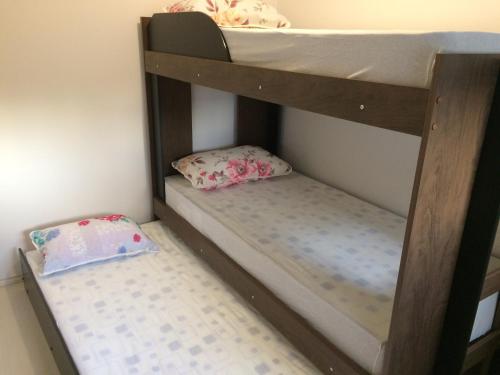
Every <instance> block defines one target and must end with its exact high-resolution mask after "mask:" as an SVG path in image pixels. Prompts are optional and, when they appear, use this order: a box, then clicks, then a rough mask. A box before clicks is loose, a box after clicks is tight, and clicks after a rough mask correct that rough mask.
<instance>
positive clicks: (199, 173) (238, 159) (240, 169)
mask: <svg viewBox="0 0 500 375" xmlns="http://www.w3.org/2000/svg"><path fill="white" fill-rule="evenodd" d="M172 166H173V167H174V168H175V169H177V170H178V171H179V172H180V173H182V175H183V176H184V177H185V178H186V179H188V180H189V181H190V182H191V184H192V185H193V187H194V188H196V189H205V190H213V189H219V188H223V187H227V186H230V185H234V184H241V183H245V182H247V181H257V180H263V179H266V178H270V177H276V176H284V175H287V174H290V173H291V172H292V167H291V166H290V164H288V163H287V162H286V161H283V160H281V159H280V158H278V157H277V156H275V155H273V154H271V153H270V152H268V151H266V150H264V149H262V148H260V147H257V146H239V147H233V148H227V149H218V150H212V151H205V152H198V153H195V154H192V155H189V156H186V157H184V158H182V159H179V160H177V161H174V162H173V163H172Z"/></svg>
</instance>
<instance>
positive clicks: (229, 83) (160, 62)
mask: <svg viewBox="0 0 500 375" xmlns="http://www.w3.org/2000/svg"><path fill="white" fill-rule="evenodd" d="M144 61H145V63H144V65H145V70H146V72H147V73H151V74H155V75H158V76H162V77H168V78H172V79H176V80H179V81H184V82H190V83H193V84H197V85H202V86H207V87H211V88H214V89H218V90H223V91H228V92H232V93H235V94H238V95H241V96H246V97H249V98H253V99H258V100H261V101H265V102H271V103H275V104H280V105H284V106H290V107H295V108H299V109H303V110H306V111H311V112H316V113H321V114H324V115H328V116H334V117H338V118H342V119H345V120H350V121H355V122H360V123H363V124H367V125H372V126H376V127H379V128H384V129H389V130H394V131H398V132H402V133H408V134H413V135H421V134H422V129H423V124H424V119H425V109H426V105H427V97H428V93H429V90H426V89H421V88H415V87H406V86H396V85H388V84H382V83H373V82H365V81H356V80H351V79H342V78H334V77H325V76H318V75H313V74H302V73H294V72H287V71H281V70H274V69H265V68H259V67H254V66H246V65H240V64H235V63H230V62H223V61H216V60H209V59H201V58H196V57H187V56H180V55H173V54H168V53H161V52H154V51H144Z"/></svg>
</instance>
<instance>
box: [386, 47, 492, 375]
mask: <svg viewBox="0 0 500 375" xmlns="http://www.w3.org/2000/svg"><path fill="white" fill-rule="evenodd" d="M498 70H499V59H498V57H495V56H487V55H438V56H437V60H436V66H435V68H434V76H433V77H434V78H433V82H432V87H431V92H430V95H429V100H428V107H427V114H426V119H425V125H424V132H423V137H422V144H421V147H420V155H419V160H418V165H417V172H416V176H415V183H414V187H413V195H412V201H411V206H410V213H409V216H408V224H407V230H406V236H405V241H404V248H403V255H402V258H401V267H400V271H399V277H398V284H397V289H396V296H395V301H394V307H393V312H392V320H391V328H390V332H389V340H388V343H387V349H386V354H385V358H384V374H385V375H401V374H405V375H423V374H431V373H433V371H434V366H435V364H436V358H437V352H438V347H439V344H440V340H441V334H442V330H443V324H444V320H445V315H446V309H447V305H448V300H449V295H450V289H451V287H452V282H453V277H454V273H455V265H456V262H457V258H458V255H459V250H460V245H461V239H462V232H463V229H464V225H465V220H466V215H467V212H468V208H469V202H470V197H471V191H472V187H473V183H474V179H475V173H476V168H477V163H478V159H479V155H480V153H481V147H482V144H483V138H484V133H485V130H486V126H487V123H488V118H489V110H490V105H491V102H492V97H493V93H494V90H495V84H496V79H497V76H498ZM495 172H496V171H495ZM483 255H484V254H483ZM472 281H473V280H472ZM481 282H482V281H481ZM458 360H460V359H458Z"/></svg>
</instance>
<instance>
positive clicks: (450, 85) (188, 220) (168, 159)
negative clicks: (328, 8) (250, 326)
mask: <svg viewBox="0 0 500 375" xmlns="http://www.w3.org/2000/svg"><path fill="white" fill-rule="evenodd" d="M141 25H142V37H143V39H142V42H143V46H142V47H143V51H144V71H145V81H146V96H147V105H148V118H149V136H150V145H151V147H150V150H151V175H152V186H153V206H154V213H155V215H156V216H157V217H158V218H160V219H161V221H162V222H163V223H164V224H165V225H166V226H168V228H170V229H171V230H172V231H173V232H174V233H176V234H177V235H178V236H179V237H180V238H181V239H182V240H183V241H184V242H185V243H186V244H187V245H188V246H189V248H190V249H191V250H192V251H193V252H194V254H196V255H197V256H199V257H201V258H202V259H203V260H204V261H206V263H207V264H208V265H209V266H210V267H211V268H212V269H213V270H215V271H216V272H217V273H218V274H219V276H220V278H222V279H223V280H224V281H226V282H227V284H228V285H230V286H231V287H232V288H233V289H234V290H236V291H237V292H239V293H240V295H241V296H242V297H243V298H244V299H245V300H246V301H247V302H248V303H249V304H250V305H251V306H253V307H254V308H255V309H256V310H258V311H259V312H260V313H261V314H262V315H263V316H264V317H265V318H267V319H268V321H269V322H271V323H272V324H273V325H274V327H276V328H277V329H278V330H279V331H281V333H282V334H283V335H284V336H285V337H286V338H287V339H288V340H289V341H290V342H291V343H292V344H294V345H295V347H296V348H297V349H298V350H299V351H300V352H302V354H304V355H305V357H307V358H308V359H309V360H310V361H311V362H312V363H313V364H314V365H315V366H316V367H317V369H319V370H320V371H321V372H323V373H334V374H366V373H369V372H373V373H382V374H384V375H389V374H391V375H393V374H394V375H396V374H398V375H399V374H409V375H412V374H415V375H417V374H428V373H436V374H448V373H450V374H452V373H460V372H461V371H466V370H468V369H469V368H470V367H472V366H474V365H476V364H478V363H480V362H481V361H483V362H484V361H487V359H488V358H490V357H491V354H492V352H493V351H494V350H495V348H496V347H497V346H498V342H499V340H500V326H499V323H498V322H499V321H498V319H499V313H498V291H499V290H500V261H499V260H498V259H496V258H493V257H490V255H491V254H490V253H491V248H492V242H493V239H494V236H495V231H496V228H497V224H498V213H499V207H500V197H499V194H498V191H500V176H498V173H493V172H494V171H495V172H496V171H497V170H498V165H499V160H498V158H499V155H498V152H497V150H498V149H499V148H500V147H499V146H500V145H499V142H500V134H499V131H500V126H499V124H498V122H499V121H500V119H499V117H498V111H499V109H500V107H499V103H500V89H499V88H498V84H497V79H498V74H499V67H500V56H499V55H495V54H489V53H487V54H476V53H474V54H472V53H470V54H454V53H440V52H443V51H442V50H440V49H436V48H435V47H432V48H429V49H428V50H426V51H427V52H426V53H425V57H424V58H422V59H421V60H420V62H421V63H419V64H417V63H415V64H416V65H418V67H417V68H415V65H413V63H412V64H410V62H411V61H413V60H414V59H413V58H412V57H411V54H410V55H406V54H405V56H406V59H407V60H399V62H393V65H392V68H390V69H385V68H386V67H385V65H386V63H384V60H383V59H382V60H381V61H379V63H378V65H377V66H378V67H380V68H381V69H379V70H377V69H365V68H362V67H359V66H356V67H353V66H350V67H349V65H350V64H348V63H345V64H344V66H345V67H348V68H349V69H354V70H353V71H351V70H345V71H344V72H341V71H339V70H336V69H338V68H339V66H340V65H337V67H331V69H329V70H328V71H321V72H320V73H321V74H318V72H315V68H314V67H307V64H306V63H303V64H298V65H296V66H290V64H289V59H287V58H283V57H284V56H285V57H286V56H287V53H292V50H289V51H285V53H283V54H282V55H280V56H281V57H280V56H278V57H279V58H277V59H275V58H273V57H272V56H275V57H276V54H275V53H276V48H275V47H276V44H274V45H273V44H272V40H271V39H270V34H273V33H272V32H271V31H255V30H253V31H245V32H243V31H238V30H221V29H220V28H219V27H218V26H217V25H216V24H215V23H214V22H213V21H212V20H211V19H210V18H209V17H207V16H206V15H204V14H201V13H178V14H156V15H154V16H153V17H152V18H142V19H141ZM288 34H290V35H291V36H292V39H296V40H300V41H301V43H305V44H310V43H309V42H308V41H307V39H306V37H305V34H307V32H305V31H284V32H283V31H280V32H279V33H278V34H276V35H275V36H274V37H275V38H276V39H275V40H278V42H277V43H278V44H280V45H282V41H283V39H280V38H289V37H290V35H288ZM323 34H325V33H323ZM326 34H332V35H330V37H329V38H328V39H329V42H328V43H330V42H331V43H335V42H333V41H334V40H335V39H337V38H338V34H341V33H337V34H335V33H328V32H326ZM174 35H175V37H174ZM178 35H182V37H178ZM244 35H246V36H244ZM255 35H258V37H263V36H266V35H267V37H266V39H267V40H268V42H269V43H270V44H268V46H271V47H269V48H268V49H269V50H270V53H271V55H270V58H269V59H267V60H265V61H267V62H268V63H269V64H271V65H267V66H260V65H261V64H263V63H262V60H264V59H262V56H263V53H264V51H262V49H260V50H259V48H262V45H261V44H255V45H254V47H255V46H256V47H255V48H254V53H253V54H246V55H245V54H244V53H239V52H238V49H239V46H243V47H241V49H242V50H248V48H246V47H244V45H245V44H248V43H250V44H252V43H251V40H252V39H251V38H254V37H255ZM287 35H288V37H287ZM335 35H337V36H335ZM346 35H347V36H346ZM346 35H344V36H343V37H342V39H343V40H344V42H345V39H344V37H345V38H348V39H349V43H351V41H352V40H354V39H359V42H360V43H361V44H360V46H361V45H362V43H364V42H363V34H362V33H359V32H358V33H353V34H352V35H349V33H346ZM353 35H354V37H353ZM384 35H385V36H384ZM409 35H410V36H409ZM351 37H352V38H354V39H350V38H351ZM372 37H374V38H380V39H378V42H377V45H379V46H380V43H383V40H385V39H384V38H385V37H387V38H389V39H390V38H394V35H392V34H391V33H379V34H374V36H373V35H372ZM454 37H457V38H458V39H457V40H460V38H462V37H463V38H472V39H474V40H476V39H478V38H479V40H482V43H483V44H481V46H480V47H481V48H479V47H478V48H479V50H477V51H468V50H460V48H458V47H457V48H458V50H454V49H453V48H452V50H451V52H483V53H484V52H492V51H493V50H494V49H495V48H496V47H495V46H496V44H495V43H496V42H495V37H494V36H493V35H487V38H486V39H487V40H488V42H487V43H486V44H487V46H486V47H484V43H485V42H484V39H482V38H481V35H476V34H467V35H454ZM397 38H399V39H398V40H402V39H401V38H403V39H404V38H416V39H418V40H422V38H424V39H426V38H427V39H426V40H427V41H428V40H429V38H430V39H432V40H443V38H444V39H445V40H447V39H449V38H450V35H445V34H442V35H438V34H432V35H431V34H424V35H419V34H415V35H412V34H411V33H409V34H408V33H407V34H404V35H399V34H398V36H397ZM397 38H396V39H397ZM436 38H437V39H436ZM313 39H317V38H313ZM365 40H366V39H365ZM372 40H373V39H372ZM393 40H394V39H393ZM406 41H407V40H406ZM289 44H291V45H292V44H293V43H291V42H290V43H289ZM403 44H404V45H407V44H408V43H406V42H405V43H403ZM431 44H432V43H431ZM388 45H391V43H389V44H388ZM423 45H428V43H427V42H425V43H423ZM437 45H440V43H437ZM478 46H479V44H478ZM233 47H234V48H233ZM311 48H312V47H311ZM408 48H410V47H408ZM359 49H360V50H362V48H361V47H360V48H359ZM490 49H491V51H490ZM417 50H418V48H417V49H416V50H415V51H417ZM445 52H450V51H445ZM293 53H297V52H296V51H295V52H293ZM394 53H395V54H396V55H397V48H396V49H395V51H393V55H394ZM259 55H260V56H261V58H259V57H258V56H259ZM408 56H410V57H408ZM419 56H422V55H419ZM385 57H387V56H385ZM403 57H404V56H403ZM403 57H402V58H403ZM336 58H339V57H338V56H337V57H336ZM388 58H389V60H391V61H392V59H391V58H390V56H389V57H388ZM273 59H274V60H273ZM341 60H342V59H341V58H339V60H338V61H339V64H340V61H341ZM304 61H305V60H304ZM346 61H353V59H352V56H346V59H345V60H344V62H346ZM360 63H361V64H364V65H363V66H365V67H366V66H368V65H369V64H370V63H369V60H365V61H360ZM367 64H368V65H367ZM394 64H396V65H394ZM407 64H410V65H409V66H410V67H413V68H411V69H413V70H412V71H413V72H414V73H415V72H416V71H417V70H418V71H419V72H420V73H418V74H414V75H413V76H412V77H413V78H411V80H410V81H401V80H400V78H401V77H403V78H405V77H406V78H405V79H407V78H408V77H410V75H411V74H409V73H408V71H406V72H405V71H404V69H399V73H397V72H396V71H397V69H395V68H394V67H395V66H396V67H397V66H398V65H400V66H406V65H407ZM330 65H332V64H330ZM372 68H373V67H372ZM384 71H385V73H384ZM430 71H432V74H431V75H429V72H430ZM388 73H389V74H395V73H396V76H397V77H396V76H393V77H392V78H391V77H390V76H387V75H386V74H388ZM398 77H399V78H398ZM422 77H424V78H423V79H422ZM429 77H431V78H429ZM361 79H363V80H361ZM191 84H197V85H203V86H207V87H211V88H215V89H220V90H224V91H228V92H232V93H234V94H236V95H237V108H236V112H237V113H236V114H237V116H236V128H237V136H236V137H237V139H236V143H237V144H238V145H245V144H252V145H258V146H261V147H263V148H265V149H267V150H269V151H275V150H276V148H277V145H278V141H279V139H278V138H279V128H280V111H281V107H282V106H293V107H296V108H299V109H304V110H307V111H311V112H316V113H321V114H325V115H329V116H333V117H338V118H343V119H347V120H351V121H355V122H359V123H363V124H366V125H370V126H376V127H380V128H384V129H388V130H391V131H398V132H402V133H406V134H411V135H416V136H420V137H421V138H422V143H421V150H420V155H419V159H418V164H417V172H416V176H415V183H414V190H413V195H412V201H411V208H410V213H409V216H408V218H406V219H405V218H402V217H399V216H397V215H394V214H392V213H390V212H388V211H385V210H382V209H380V208H378V207H375V206H373V205H371V204H369V203H367V202H363V201H362V200H359V199H357V198H354V197H352V196H350V195H348V194H346V193H345V192H342V191H339V190H337V189H335V188H333V187H329V186H326V185H323V184H321V183H319V182H317V181H314V180H312V179H309V178H307V177H306V176H303V175H301V174H299V173H294V174H292V175H290V176H286V177H281V178H276V179H275V180H270V181H264V182H259V183H255V184H247V185H243V186H237V187H235V188H228V189H225V190H221V191H215V192H210V193H209V194H207V193H205V192H201V191H196V190H194V189H192V188H190V187H189V186H188V184H187V182H186V181H185V180H183V179H182V178H181V177H180V176H179V175H177V172H176V171H175V170H174V169H173V168H172V165H171V164H172V162H173V161H174V160H177V159H179V158H180V157H183V156H186V155H189V154H191V153H192V152H193V146H192V124H191ZM284 191H286V192H287V193H286V194H283V192H284ZM209 195H210V196H212V197H213V196H220V197H223V198H222V199H211V198H209ZM270 196H272V198H270ZM249 199H250V200H251V202H250V201H249ZM272 200H275V201H276V202H275V204H276V205H277V206H273V209H267V210H266V207H265V206H266V204H268V203H269V202H271V201H272ZM325 202H326V203H327V204H325ZM250 203H253V204H257V206H258V207H260V210H257V209H256V208H255V207H254V208H255V210H252V205H251V204H250ZM228 206H229V207H228ZM279 207H280V208H279ZM243 213H244V214H243ZM259 215H260V216H259ZM273 223H277V224H279V225H274V224H273ZM148 225H157V224H148ZM337 226H338V229H336V228H337ZM340 228H341V229H340ZM144 230H145V231H146V232H147V233H150V235H151V237H152V238H153V239H155V240H158V241H160V242H162V241H164V238H163V237H162V238H158V236H156V237H155V236H154V233H153V232H154V231H158V229H157V228H156V229H155V227H150V229H149V232H148V230H147V228H144ZM151 231H152V232H151ZM311 231H312V232H311ZM292 232H293V233H292ZM311 233H312V234H313V235H311V236H309V237H308V234H311ZM299 234H300V235H299ZM186 251H188V250H187V248H186ZM332 252H333V253H334V254H335V256H337V258H335V261H333V260H332V258H331V256H330V255H331V253H332ZM308 254H314V256H308ZM20 255H21V264H22V266H23V274H24V282H25V285H26V289H27V291H28V294H29V296H30V300H31V302H32V304H33V306H34V308H35V311H36V313H37V315H38V318H39V320H40V323H41V325H42V328H43V330H44V333H45V335H46V338H47V340H48V342H49V344H50V346H51V349H52V350H53V353H54V357H55V358H56V361H57V363H58V365H59V367H60V369H61V372H62V373H64V374H73V373H74V374H77V373H79V368H81V367H80V366H81V365H78V364H77V363H79V361H81V356H78V353H81V352H79V351H78V348H76V349H75V342H74V341H73V340H74V336H72V335H71V334H74V333H73V332H71V334H70V333H69V332H68V327H64V326H63V320H65V319H69V318H71V317H70V316H68V315H65V314H64V313H62V312H61V309H60V308H59V307H60V306H59V304H58V303H59V302H61V299H58V298H54V295H57V288H58V287H59V286H57V283H56V284H55V286H54V285H51V283H50V279H45V280H44V279H42V278H39V277H38V276H36V274H37V273H36V270H37V261H36V259H35V258H36V254H35V255H34V253H33V252H26V253H25V252H23V251H20ZM170 255H172V254H170ZM160 257H162V258H161V262H167V263H168V262H169V260H168V259H169V254H168V253H167V254H161V255H160ZM342 257H344V259H342ZM176 258H177V259H178V254H177V255H176ZM353 260H354V261H356V262H359V263H358V264H356V262H354V263H352V261H353ZM134 261H137V262H146V260H144V259H139V258H138V259H134ZM161 262H160V263H161ZM186 262H187V263H189V264H191V263H190V261H189V260H188V261H186ZM153 263H154V262H153ZM101 266H102V267H101ZM172 266H173V265H172ZM106 267H108V268H109V267H115V265H114V264H113V263H110V264H104V265H97V266H92V267H90V268H89V269H86V268H85V269H82V270H78V271H76V272H80V273H84V274H87V273H94V274H98V273H99V274H102V275H101V276H103V277H106V274H107V273H109V269H108V268H106ZM163 271H164V270H163ZM163 271H162V269H161V267H157V266H155V265H153V266H152V267H151V268H149V269H148V268H143V271H138V272H142V274H140V275H139V277H146V275H148V274H149V275H150V278H151V279H152V280H150V283H148V284H147V285H146V284H145V285H143V287H145V288H150V287H151V288H153V286H154V288H161V287H162V286H164V287H165V288H168V287H169V286H168V285H163V284H161V283H158V281H159V280H160V279H162V278H168V275H165V274H162V272H163ZM141 275H142V276H141ZM69 276H70V274H69V273H68V274H67V275H66V274H63V275H60V276H58V277H59V280H60V281H62V280H64V279H65V278H66V277H69ZM314 276H316V277H314ZM360 276H361V277H360ZM120 277H122V278H123V277H126V276H123V275H121V276H120ZM56 279H57V278H56ZM73 279H75V280H73V281H75V282H76V281H77V279H78V278H77V276H74V277H73ZM123 281H126V280H125V279H123ZM161 281H162V282H165V280H161ZM78 282H80V283H81V282H82V281H78ZM155 283H158V285H155ZM280 284H281V288H280ZM283 286H285V288H283ZM71 287H75V285H74V284H73V285H71ZM115 292H116V291H115ZM158 294H159V293H158ZM305 301H306V302H307V303H305ZM367 301H369V302H368V303H367ZM480 301H481V302H480ZM63 302H64V301H63ZM116 307H117V308H120V307H119V306H116ZM367 307H368V309H367ZM493 309H496V310H497V311H496V315H495V319H494V320H493V315H492V311H491V310H493ZM367 312H369V314H367ZM488 320H489V321H490V322H489V323H490V324H488V323H487V324H486V326H484V327H478V326H477V324H476V325H475V324H474V322H475V321H476V323H477V322H479V321H483V322H484V321H487V322H488ZM492 320H493V321H492ZM153 328H154V327H153ZM156 328H161V327H156ZM129 357H130V358H131V361H132V362H134V361H135V357H134V356H133V355H131V356H129ZM127 358H128V357H127ZM290 358H297V357H296V355H295V356H292V357H290ZM464 360H465V364H464ZM135 363H136V362H134V363H132V364H135ZM294 363H295V364H296V365H297V366H299V367H296V368H300V369H302V371H303V372H314V369H313V368H311V367H308V366H309V365H308V364H307V361H305V360H300V361H298V362H294ZM263 370H265V369H263Z"/></svg>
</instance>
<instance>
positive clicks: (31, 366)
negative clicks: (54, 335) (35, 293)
mask: <svg viewBox="0 0 500 375" xmlns="http://www.w3.org/2000/svg"><path fill="white" fill-rule="evenodd" d="M35 374H36V375H59V371H58V370H57V367H56V364H55V362H54V359H53V358H52V354H51V353H50V350H49V347H48V345H47V342H46V341H45V337H44V336H43V332H42V330H41V328H40V326H39V325H38V321H37V318H36V316H35V312H34V311H33V308H32V307H31V304H30V302H29V300H28V296H27V295H26V292H25V291H24V288H23V284H22V283H16V284H11V285H8V286H4V287H0V375H35Z"/></svg>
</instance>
